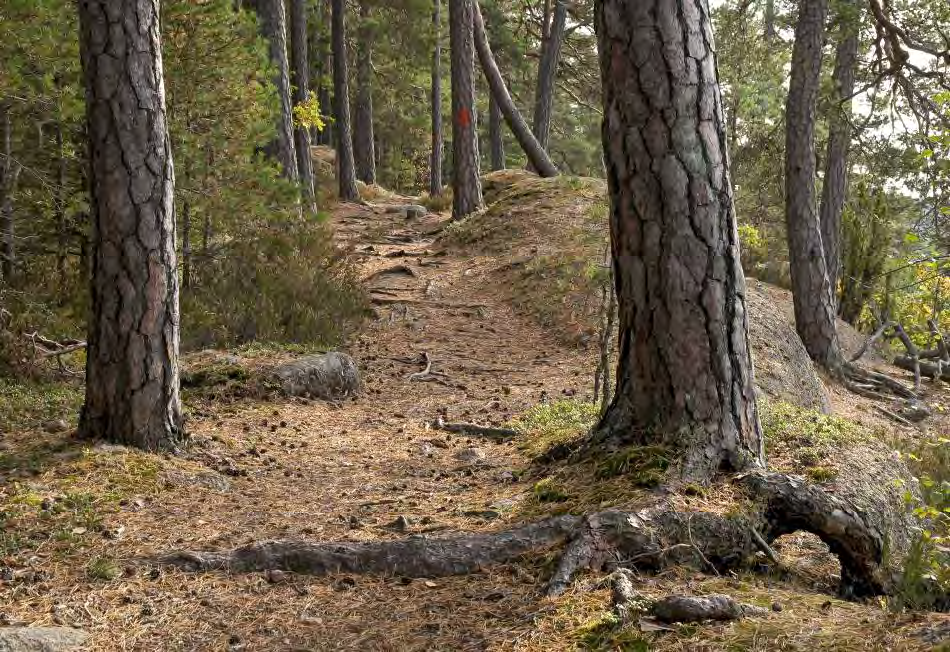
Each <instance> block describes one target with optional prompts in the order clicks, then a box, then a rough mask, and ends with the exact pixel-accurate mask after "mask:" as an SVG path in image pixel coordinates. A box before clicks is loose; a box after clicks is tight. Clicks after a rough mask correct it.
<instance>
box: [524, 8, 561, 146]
mask: <svg viewBox="0 0 950 652" xmlns="http://www.w3.org/2000/svg"><path fill="white" fill-rule="evenodd" d="M566 26H567V1H566V0H555V6H554V17H553V19H552V20H551V30H550V35H549V36H548V38H547V40H546V41H545V42H544V47H543V49H542V51H541V61H540V63H539V64H538V83H537V86H536V88H535V97H534V120H533V123H532V129H531V130H532V132H533V133H534V136H535V138H537V139H538V143H539V144H540V145H541V147H542V148H543V149H547V148H548V139H549V137H550V134H551V113H552V111H553V109H554V87H555V82H556V81H557V67H558V64H559V63H560V61H561V46H562V44H563V43H564V28H565V27H566Z"/></svg>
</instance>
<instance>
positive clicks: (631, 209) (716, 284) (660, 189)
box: [596, 0, 764, 481]
mask: <svg viewBox="0 0 950 652" xmlns="http://www.w3.org/2000/svg"><path fill="white" fill-rule="evenodd" d="M684 7H685V9H684ZM596 21H597V23H596V24H597V33H598V45H599V48H598V50H599V53H600V67H601V77H602V81H603V93H604V122H603V142H604V158H605V163H606V167H607V181H608V188H609V193H610V206H611V210H610V230H611V241H612V253H613V269H614V274H615V286H616V294H617V302H618V307H619V311H618V312H619V367H618V370H617V388H616V393H615V395H614V399H613V401H612V403H611V404H610V406H609V408H608V409H607V412H606V413H605V415H604V417H603V419H602V420H601V423H600V427H599V432H600V435H599V436H600V437H602V438H604V437H605V438H606V439H607V440H608V441H610V442H618V443H620V444H628V443H630V444H649V443H654V444H655V443H661V444H666V445H672V446H674V447H677V448H679V449H681V450H682V451H683V463H684V466H683V475H684V477H686V478H689V479H693V480H697V481H706V480H708V479H709V478H711V477H712V476H713V475H714V474H715V473H716V472H717V471H718V470H720V469H723V468H729V469H735V470H738V469H744V468H748V467H757V466H761V465H763V464H764V461H763V451H762V436H761V433H760V427H759V419H758V415H757V413H756V404H755V394H754V392H753V384H752V361H751V358H750V348H749V339H748V320H747V316H746V306H745V280H744V276H743V273H742V267H741V263H740V260H739V241H738V234H737V225H736V216H735V210H734V207H733V197H732V184H731V181H730V175H729V167H728V156H727V153H726V133H725V122H724V117H723V110H722V102H721V94H720V89H719V82H718V79H717V76H716V62H715V50H714V47H713V36H712V23H711V18H710V15H709V13H708V11H707V9H706V4H705V3H697V4H687V5H682V3H679V2H677V1H676V0H651V1H649V2H635V3H631V2H626V1H625V0H601V2H598V3H597V11H596ZM671 116H674V117H671Z"/></svg>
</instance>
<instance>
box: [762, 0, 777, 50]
mask: <svg viewBox="0 0 950 652" xmlns="http://www.w3.org/2000/svg"><path fill="white" fill-rule="evenodd" d="M777 35H778V30H777V29H775V0H765V40H766V41H768V42H769V43H771V42H773V41H774V40H775V37H776V36H777Z"/></svg>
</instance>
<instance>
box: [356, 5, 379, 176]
mask: <svg viewBox="0 0 950 652" xmlns="http://www.w3.org/2000/svg"><path fill="white" fill-rule="evenodd" d="M369 20H370V9H369V5H367V4H366V2H365V0H364V1H363V2H360V27H359V30H358V32H359V39H358V44H357V53H356V102H355V103H354V107H353V108H354V115H353V150H354V153H355V157H356V178H357V179H359V180H360V181H362V182H363V183H365V184H369V185H372V184H375V183H376V151H375V143H374V141H375V138H374V136H373V30H372V29H371V28H370V26H369V24H368V22H369Z"/></svg>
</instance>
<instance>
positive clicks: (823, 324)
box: [785, 0, 841, 372]
mask: <svg viewBox="0 0 950 652" xmlns="http://www.w3.org/2000/svg"><path fill="white" fill-rule="evenodd" d="M827 10H828V0H802V1H801V3H800V4H799V16H798V24H797V26H796V28H795V45H794V48H793V50H792V69H791V79H790V80H789V88H788V101H787V103H786V107H785V122H786V132H785V224H786V229H787V231H788V253H789V268H790V270H789V271H790V272H791V280H792V295H793V299H794V304H795V327H796V330H797V331H798V335H799V337H801V338H802V342H803V343H804V344H805V349H806V350H807V351H808V354H809V355H810V356H811V358H812V359H813V360H814V361H815V362H817V363H818V364H820V365H822V366H823V367H825V368H826V369H829V370H830V371H833V372H836V371H837V370H838V369H839V368H840V366H841V351H840V347H839V344H838V334H837V331H836V324H835V301H834V296H833V291H832V287H831V282H830V279H829V276H828V270H827V267H826V264H825V252H824V246H823V244H822V239H821V227H820V224H819V216H818V204H817V201H816V196H815V195H816V193H815V179H816V175H815V165H816V164H815V106H816V103H817V100H818V90H819V86H820V83H821V50H822V45H823V42H824V31H825V15H826V14H827Z"/></svg>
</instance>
